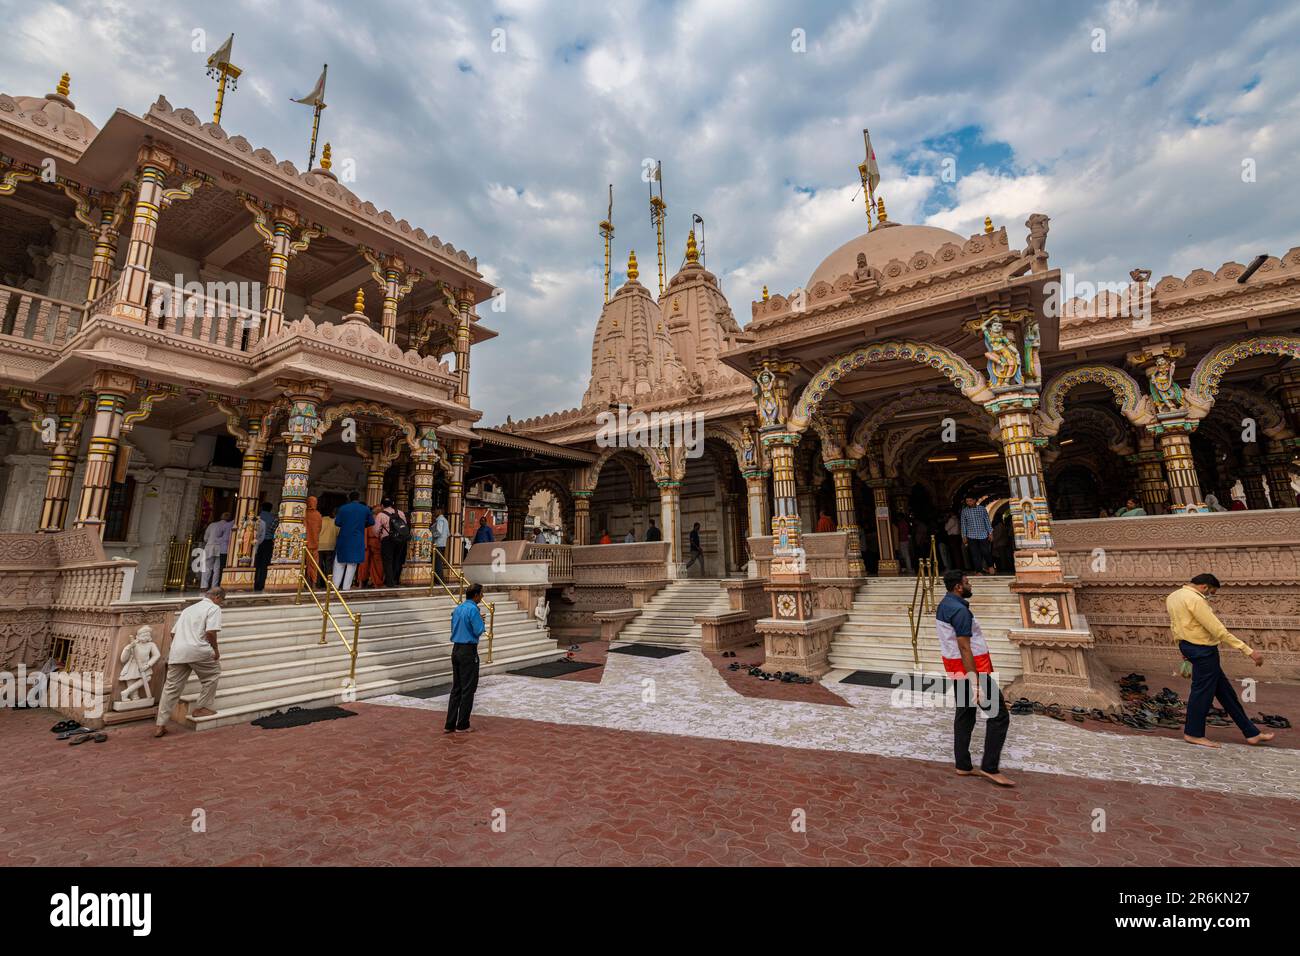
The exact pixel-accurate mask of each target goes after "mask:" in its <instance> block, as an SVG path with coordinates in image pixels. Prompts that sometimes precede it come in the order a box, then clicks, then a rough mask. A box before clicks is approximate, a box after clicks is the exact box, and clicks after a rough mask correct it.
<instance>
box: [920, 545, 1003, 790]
mask: <svg viewBox="0 0 1300 956" xmlns="http://www.w3.org/2000/svg"><path fill="white" fill-rule="evenodd" d="M943 586H944V589H945V590H946V591H947V592H948V593H947V594H945V595H944V598H943V600H942V601H940V602H939V606H938V608H936V609H935V616H934V618H935V619H934V631H935V635H936V636H937V637H938V638H939V652H940V653H941V654H942V655H943V669H944V670H945V671H947V672H948V674H949V675H950V676H951V677H952V678H953V680H954V681H955V682H956V691H957V719H956V720H955V721H953V736H954V742H953V755H954V756H955V757H956V759H957V775H958V776H961V777H973V776H975V775H976V774H978V775H979V776H981V777H984V778H986V779H988V780H991V781H993V782H994V783H996V784H997V785H998V786H999V787H1014V786H1015V784H1014V783H1012V782H1011V780H1010V779H1008V778H1007V777H1005V776H1003V774H1002V773H1001V772H1000V771H999V770H998V763H999V761H1000V760H1001V759H1002V745H1003V744H1004V743H1006V739H1007V727H1008V726H1009V725H1010V724H1011V716H1010V714H1009V713H1008V711H1007V702H1006V701H1005V700H1003V699H1002V691H1001V690H999V689H998V685H997V682H996V681H994V679H993V661H992V659H991V658H990V657H989V645H988V642H987V641H985V640H984V631H983V630H982V629H981V628H980V622H979V621H977V620H975V615H974V614H973V613H971V609H970V596H971V586H970V581H969V580H967V578H966V572H964V571H959V570H956V569H954V570H952V571H946V572H944V575H943ZM980 704H983V705H984V706H982V707H981V708H980V709H981V710H983V711H984V712H985V713H986V714H987V715H988V720H987V721H986V722H985V723H986V724H987V725H988V726H987V727H986V728H985V731H984V757H983V759H981V760H980V768H979V770H976V769H975V768H974V766H973V765H972V764H971V759H970V735H971V732H972V731H973V730H974V729H975V708H976V706H977V705H980Z"/></svg>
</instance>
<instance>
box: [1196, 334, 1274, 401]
mask: <svg viewBox="0 0 1300 956" xmlns="http://www.w3.org/2000/svg"><path fill="white" fill-rule="evenodd" d="M1256 355H1279V356H1283V357H1285V358H1293V359H1294V358H1300V335H1289V334H1285V333H1279V334H1277V335H1256V336H1253V337H1251V338H1248V339H1240V340H1238V341H1235V342H1225V343H1223V344H1222V345H1218V346H1215V347H1214V348H1212V349H1211V350H1210V351H1209V352H1207V353H1206V354H1205V356H1204V357H1203V358H1202V359H1201V360H1200V361H1199V362H1197V363H1196V369H1195V370H1194V371H1193V372H1192V378H1191V381H1190V382H1189V383H1188V385H1187V401H1188V404H1189V405H1191V406H1192V417H1193V418H1202V417H1204V416H1205V415H1206V413H1207V412H1209V410H1210V407H1211V406H1212V405H1213V404H1214V398H1215V396H1216V395H1217V394H1218V393H1219V385H1220V383H1221V382H1222V381H1223V376H1224V375H1226V374H1227V372H1228V369H1230V368H1232V366H1234V365H1236V364H1237V363H1238V362H1240V361H1242V360H1243V359H1248V358H1253V357H1254V356H1256Z"/></svg>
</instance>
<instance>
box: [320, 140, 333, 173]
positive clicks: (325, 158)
mask: <svg viewBox="0 0 1300 956" xmlns="http://www.w3.org/2000/svg"><path fill="white" fill-rule="evenodd" d="M333 163H334V158H333V154H332V151H331V150H330V144H329V143H326V144H325V148H324V149H323V150H322V151H321V154H320V168H321V169H329V168H330V166H331V165H333Z"/></svg>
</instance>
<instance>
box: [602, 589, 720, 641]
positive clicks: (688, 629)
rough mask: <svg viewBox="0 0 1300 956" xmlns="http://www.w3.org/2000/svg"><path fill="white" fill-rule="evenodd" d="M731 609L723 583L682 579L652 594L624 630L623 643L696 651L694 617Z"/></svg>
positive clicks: (620, 637) (697, 634)
mask: <svg viewBox="0 0 1300 956" xmlns="http://www.w3.org/2000/svg"><path fill="white" fill-rule="evenodd" d="M730 609H731V605H730V603H729V601H728V600H727V592H726V591H725V590H723V588H722V582H721V581H720V580H718V579H715V578H682V579H680V580H677V581H674V582H672V583H671V584H669V585H668V586H667V587H665V588H663V589H662V590H661V591H659V592H658V593H656V594H655V596H654V597H652V598H651V599H650V600H649V601H648V602H647V603H646V605H645V607H644V608H642V610H641V613H640V614H639V615H638V616H637V617H636V618H634V619H633V620H631V621H629V622H628V623H627V624H625V625H624V626H623V629H622V630H621V631H619V633H618V640H619V641H621V642H623V643H636V644H662V645H665V646H681V647H699V646H700V642H701V634H700V625H698V624H696V623H695V615H697V614H712V613H722V612H725V611H728V610H730Z"/></svg>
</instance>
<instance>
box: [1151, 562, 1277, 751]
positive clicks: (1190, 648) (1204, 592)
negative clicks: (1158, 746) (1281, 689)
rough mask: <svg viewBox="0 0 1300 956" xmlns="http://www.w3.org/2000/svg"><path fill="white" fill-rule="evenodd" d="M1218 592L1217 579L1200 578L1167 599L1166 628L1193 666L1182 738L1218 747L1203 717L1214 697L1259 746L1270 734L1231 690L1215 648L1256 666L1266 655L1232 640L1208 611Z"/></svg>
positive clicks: (1211, 576) (1242, 730)
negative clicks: (1232, 652)
mask: <svg viewBox="0 0 1300 956" xmlns="http://www.w3.org/2000/svg"><path fill="white" fill-rule="evenodd" d="M1218 590H1219V579H1218V578H1216V577H1215V576H1214V575H1213V574H1198V575H1197V576H1196V577H1194V578H1192V580H1191V583H1189V584H1184V585H1183V586H1182V587H1180V588H1179V589H1178V590H1177V591H1175V592H1174V593H1173V594H1171V595H1169V597H1168V598H1167V599H1166V600H1165V607H1166V608H1167V609H1168V611H1169V629H1170V630H1171V631H1173V634H1174V640H1176V641H1177V642H1178V649H1179V650H1180V651H1182V653H1183V657H1184V658H1186V659H1187V661H1188V662H1190V663H1191V665H1192V690H1191V693H1190V694H1188V695H1187V723H1186V724H1184V725H1183V739H1184V740H1186V741H1187V742H1188V743H1189V744H1197V745H1198V746H1201V747H1217V746H1219V745H1218V744H1216V743H1214V742H1213V741H1211V740H1206V739H1205V716H1206V714H1208V713H1209V712H1210V703H1211V702H1212V701H1213V700H1214V698H1215V697H1218V698H1219V703H1220V704H1222V705H1223V709H1224V710H1225V711H1227V712H1228V715H1229V716H1230V717H1231V718H1232V719H1233V720H1234V721H1235V722H1236V724H1237V726H1238V727H1239V728H1240V729H1241V732H1242V734H1244V735H1245V737H1246V743H1248V744H1252V745H1255V746H1258V745H1259V744H1266V743H1268V742H1269V741H1270V740H1272V739H1273V735H1272V734H1264V733H1260V730H1259V728H1258V727H1256V726H1255V724H1254V722H1253V721H1251V719H1250V718H1249V717H1247V716H1246V710H1245V708H1243V707H1242V706H1241V701H1239V700H1238V699H1237V692H1236V691H1234V690H1233V689H1232V681H1230V680H1228V675H1227V674H1225V673H1223V665H1222V664H1220V663H1219V645H1220V644H1227V645H1228V646H1229V647H1235V648H1236V649H1237V650H1239V651H1241V652H1242V653H1243V654H1245V655H1246V656H1247V657H1249V658H1250V659H1251V660H1252V661H1254V662H1255V666H1256V667H1262V666H1263V664H1264V655H1263V654H1261V653H1260V652H1259V651H1255V650H1251V649H1250V647H1249V646H1248V645H1247V644H1246V643H1245V642H1244V641H1240V640H1238V639H1237V638H1235V637H1233V636H1232V634H1231V633H1229V631H1228V629H1227V628H1226V627H1224V626H1223V622H1222V621H1220V620H1219V619H1218V617H1216V616H1215V614H1214V612H1213V611H1212V610H1210V602H1209V598H1212V597H1214V593H1215V592H1216V591H1218Z"/></svg>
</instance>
